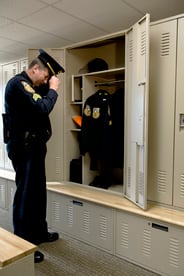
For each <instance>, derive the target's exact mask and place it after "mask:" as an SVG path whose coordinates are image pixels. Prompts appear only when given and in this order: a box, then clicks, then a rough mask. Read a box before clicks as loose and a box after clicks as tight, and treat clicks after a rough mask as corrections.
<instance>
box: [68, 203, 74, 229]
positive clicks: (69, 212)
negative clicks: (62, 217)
mask: <svg viewBox="0 0 184 276" xmlns="http://www.w3.org/2000/svg"><path fill="white" fill-rule="evenodd" d="M67 225H68V226H70V227H72V226H73V207H72V206H67Z"/></svg>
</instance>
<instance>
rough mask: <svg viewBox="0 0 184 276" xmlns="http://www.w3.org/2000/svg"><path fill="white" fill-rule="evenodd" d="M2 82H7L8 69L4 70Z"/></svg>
mask: <svg viewBox="0 0 184 276" xmlns="http://www.w3.org/2000/svg"><path fill="white" fill-rule="evenodd" d="M4 82H5V83H7V82H8V71H5V72H4Z"/></svg>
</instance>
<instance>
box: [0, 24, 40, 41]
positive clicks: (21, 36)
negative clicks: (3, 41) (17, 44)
mask: <svg viewBox="0 0 184 276" xmlns="http://www.w3.org/2000/svg"><path fill="white" fill-rule="evenodd" d="M39 35H40V36H41V35H42V33H41V32H40V31H37V30H35V29H31V28H29V27H26V26H24V25H21V24H18V23H11V24H8V25H6V26H3V27H1V28H0V36H3V37H5V38H8V39H12V40H15V41H22V42H27V41H31V40H32V39H34V38H35V37H38V36H39Z"/></svg>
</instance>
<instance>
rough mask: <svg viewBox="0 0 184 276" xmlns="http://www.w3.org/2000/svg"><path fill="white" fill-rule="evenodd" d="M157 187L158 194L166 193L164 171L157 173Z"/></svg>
mask: <svg viewBox="0 0 184 276" xmlns="http://www.w3.org/2000/svg"><path fill="white" fill-rule="evenodd" d="M157 185H158V191H159V192H162V193H165V192H166V172H165V171H158V174H157Z"/></svg>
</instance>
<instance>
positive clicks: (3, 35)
mask: <svg viewBox="0 0 184 276" xmlns="http://www.w3.org/2000/svg"><path fill="white" fill-rule="evenodd" d="M146 13H150V18H151V21H155V20H158V19H162V18H165V17H170V16H174V15H177V14H181V13H184V0H29V1H28V0H0V64H2V63H7V62H9V61H13V60H15V59H19V58H23V57H26V56H27V50H28V49H30V48H57V47H62V46H66V45H70V44H73V43H75V42H80V41H84V40H88V39H91V38H94V37H98V36H102V35H106V34H109V33H113V32H116V31H120V30H124V29H127V28H128V27H130V26H131V25H132V24H134V23H135V22H136V21H137V20H139V19H140V18H141V17H142V16H143V15H145V14H146Z"/></svg>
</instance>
